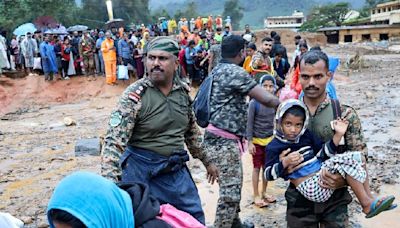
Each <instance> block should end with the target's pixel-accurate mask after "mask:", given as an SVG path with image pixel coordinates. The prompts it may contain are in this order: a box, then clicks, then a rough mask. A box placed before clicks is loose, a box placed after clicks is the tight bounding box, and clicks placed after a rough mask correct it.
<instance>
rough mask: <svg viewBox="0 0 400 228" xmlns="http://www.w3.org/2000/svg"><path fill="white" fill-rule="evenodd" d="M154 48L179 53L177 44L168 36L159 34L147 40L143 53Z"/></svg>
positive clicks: (174, 53)
mask: <svg viewBox="0 0 400 228" xmlns="http://www.w3.org/2000/svg"><path fill="white" fill-rule="evenodd" d="M154 50H160V51H166V52H169V53H171V54H173V55H176V56H177V55H178V53H179V44H178V43H177V42H176V41H175V40H173V39H171V38H169V37H166V36H159V37H156V38H154V39H153V40H151V41H149V43H148V44H147V46H146V50H145V53H146V54H147V53H149V52H150V51H154Z"/></svg>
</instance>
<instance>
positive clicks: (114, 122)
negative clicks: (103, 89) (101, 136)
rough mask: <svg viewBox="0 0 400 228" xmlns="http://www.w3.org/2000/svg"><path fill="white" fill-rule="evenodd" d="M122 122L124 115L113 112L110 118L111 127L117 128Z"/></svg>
mask: <svg viewBox="0 0 400 228" xmlns="http://www.w3.org/2000/svg"><path fill="white" fill-rule="evenodd" d="M121 122H122V115H121V113H119V112H113V113H112V114H111V118H110V126H111V127H117V126H118V125H120V124H121Z"/></svg>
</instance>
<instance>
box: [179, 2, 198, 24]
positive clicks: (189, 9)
mask: <svg viewBox="0 0 400 228" xmlns="http://www.w3.org/2000/svg"><path fill="white" fill-rule="evenodd" d="M183 14H184V17H186V19H188V20H190V18H192V17H193V18H196V17H197V16H198V15H199V14H198V13H197V6H196V3H195V2H190V3H189V4H188V5H187V6H186V9H185V11H184V12H183Z"/></svg>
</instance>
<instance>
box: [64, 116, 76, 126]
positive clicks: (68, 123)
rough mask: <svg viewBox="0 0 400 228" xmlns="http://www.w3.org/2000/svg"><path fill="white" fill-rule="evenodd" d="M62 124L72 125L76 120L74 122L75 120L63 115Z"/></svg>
mask: <svg viewBox="0 0 400 228" xmlns="http://www.w3.org/2000/svg"><path fill="white" fill-rule="evenodd" d="M64 124H65V126H73V125H76V122H75V120H73V119H72V118H70V117H65V118H64Z"/></svg>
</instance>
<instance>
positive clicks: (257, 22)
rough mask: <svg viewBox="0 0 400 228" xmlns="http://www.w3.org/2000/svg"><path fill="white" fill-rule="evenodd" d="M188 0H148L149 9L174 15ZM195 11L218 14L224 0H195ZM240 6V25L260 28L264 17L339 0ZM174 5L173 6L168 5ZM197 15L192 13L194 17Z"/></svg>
mask: <svg viewBox="0 0 400 228" xmlns="http://www.w3.org/2000/svg"><path fill="white" fill-rule="evenodd" d="M344 1H345V0H344ZM188 2H190V1H188V0H150V9H151V11H153V12H154V11H156V10H160V9H165V10H166V11H167V12H168V13H169V14H170V15H174V14H175V12H176V11H177V10H178V9H181V10H183V9H185V8H186V5H187V4H188ZM194 2H195V3H196V5H197V11H198V13H199V14H201V15H209V14H212V15H218V14H222V12H223V9H224V2H225V1H215V0H197V1H194ZM240 2H241V6H242V7H243V8H244V16H243V19H242V21H241V25H244V24H250V25H252V26H253V27H254V28H262V26H263V21H264V18H265V17H268V16H279V15H291V14H292V13H293V11H294V10H300V11H303V12H304V13H305V14H307V13H308V12H309V10H310V9H311V8H312V7H313V6H315V5H317V4H325V3H329V2H339V1H338V0H320V1H317V0H303V1H298V0H253V1H251V4H250V3H249V1H247V0H240ZM347 2H350V3H351V4H352V7H353V8H355V9H358V8H360V7H362V5H363V4H364V2H365V1H364V0H354V1H350V0H347ZM171 5H174V7H170V6H171ZM196 16H197V15H193V17H196Z"/></svg>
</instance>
